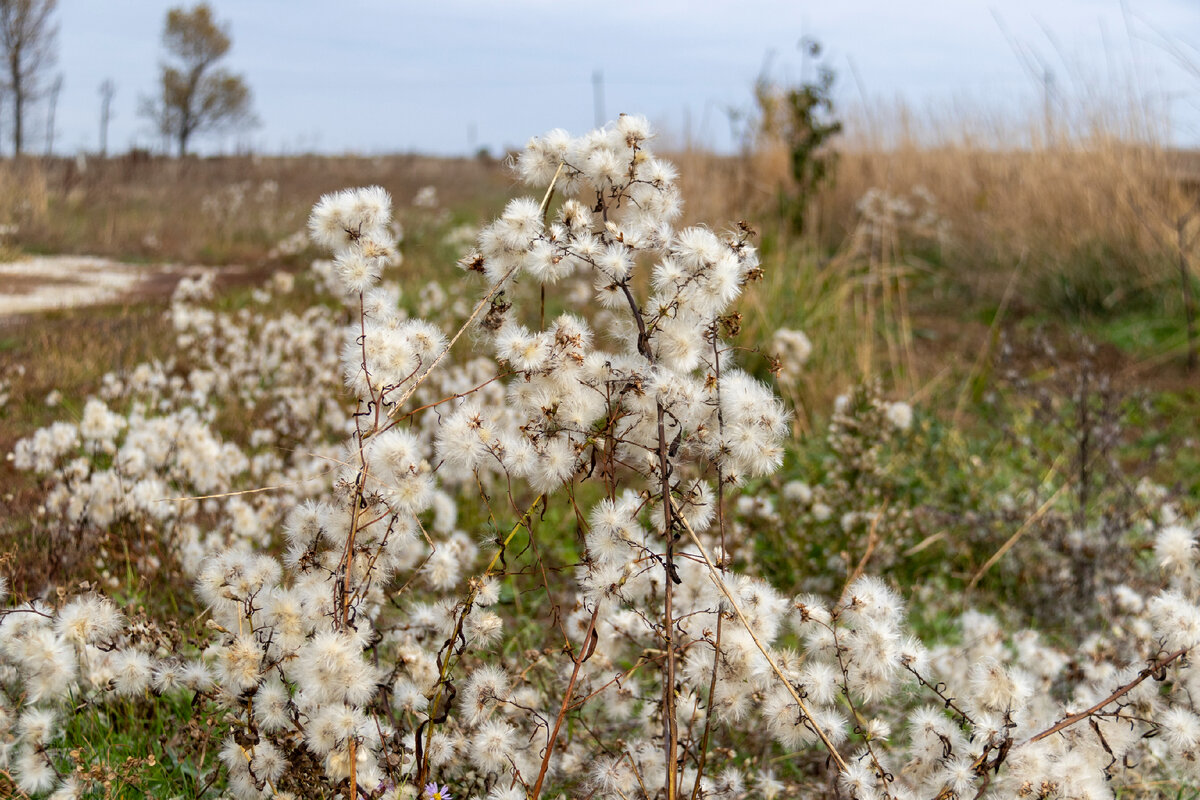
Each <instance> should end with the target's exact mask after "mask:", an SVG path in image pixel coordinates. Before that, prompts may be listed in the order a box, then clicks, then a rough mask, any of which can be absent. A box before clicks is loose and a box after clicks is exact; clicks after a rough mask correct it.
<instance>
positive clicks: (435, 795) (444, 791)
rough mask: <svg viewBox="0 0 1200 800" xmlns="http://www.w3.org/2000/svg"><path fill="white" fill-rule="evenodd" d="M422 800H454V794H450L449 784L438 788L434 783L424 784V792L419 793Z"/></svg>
mask: <svg viewBox="0 0 1200 800" xmlns="http://www.w3.org/2000/svg"><path fill="white" fill-rule="evenodd" d="M421 797H422V798H423V800H454V796H453V795H451V794H450V787H449V786H442V788H440V789H439V788H438V785H437V784H436V783H427V784H425V792H424V793H423V794H422V795H421Z"/></svg>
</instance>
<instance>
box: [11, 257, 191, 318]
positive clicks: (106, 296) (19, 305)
mask: <svg viewBox="0 0 1200 800" xmlns="http://www.w3.org/2000/svg"><path fill="white" fill-rule="evenodd" d="M211 269H213V268H212V267H195V266H185V265H181V264H126V263H123V262H120V261H113V260H111V259H107V258H97V257H94V256H34V257H31V258H23V259H20V260H18V261H10V262H6V263H0V317H11V316H15V315H18V314H30V313H35V312H38V311H51V310H54V309H61V308H74V307H76V306H88V305H103V304H105V303H116V302H120V301H122V300H126V299H131V298H135V297H144V296H150V295H169V294H170V293H171V291H172V290H173V289H174V288H175V284H176V283H178V282H179V279H180V278H182V277H184V276H186V275H196V274H199V273H201V272H204V271H206V270H211Z"/></svg>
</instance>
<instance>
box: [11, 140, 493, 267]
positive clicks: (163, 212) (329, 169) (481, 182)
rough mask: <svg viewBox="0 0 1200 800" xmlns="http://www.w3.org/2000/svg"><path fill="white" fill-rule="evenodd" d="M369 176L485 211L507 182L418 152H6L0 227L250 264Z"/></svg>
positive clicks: (60, 241)
mask: <svg viewBox="0 0 1200 800" xmlns="http://www.w3.org/2000/svg"><path fill="white" fill-rule="evenodd" d="M371 184H378V185H381V186H383V187H384V188H386V189H387V190H388V191H389V192H391V193H392V195H393V196H394V197H395V198H396V203H397V206H398V207H399V208H404V207H405V206H408V205H409V204H410V203H411V202H412V200H413V198H414V197H415V195H416V194H417V192H418V191H419V190H420V189H421V188H423V187H425V186H434V187H435V188H436V189H437V194H438V197H439V202H440V206H441V207H442V208H451V209H463V208H467V209H471V208H478V207H482V208H485V209H486V210H487V211H488V212H489V213H492V212H494V211H495V210H496V209H495V208H493V207H492V206H494V205H495V204H496V202H502V198H503V196H504V195H505V194H506V193H507V192H508V189H509V187H510V185H511V179H510V178H509V176H508V175H507V173H506V172H505V171H504V169H503V167H502V165H500V164H497V163H495V162H490V161H483V160H479V159H449V158H431V157H424V156H415V155H395V156H383V157H353V156H346V157H337V156H297V157H228V158H205V159H197V158H187V159H182V160H178V159H169V158H161V157H155V156H150V155H147V154H136V153H135V154H131V155H128V156H124V157H118V158H110V159H88V160H76V159H25V160H23V161H21V162H13V161H11V160H10V161H5V162H0V225H16V226H17V228H18V231H17V233H16V234H15V235H14V236H13V237H12V240H13V244H15V245H16V246H17V247H19V248H21V249H24V250H27V251H33V252H51V253H86V254H89V255H105V256H112V257H117V258H124V259H134V260H137V259H142V260H147V261H185V262H191V263H211V264H226V263H242V264H254V263H257V262H261V261H263V260H265V259H267V257H268V255H269V254H270V253H271V250H272V249H273V248H275V247H276V245H278V244H279V242H280V241H281V240H282V239H284V238H286V237H287V236H290V235H292V234H295V233H296V232H298V231H301V230H303V229H304V225H305V221H306V220H307V218H308V213H309V210H310V209H311V207H312V204H313V203H314V202H316V200H317V199H318V198H320V197H321V195H322V194H325V193H327V192H331V191H335V190H337V189H341V188H345V187H347V186H360V185H371ZM497 198H501V199H500V200H497Z"/></svg>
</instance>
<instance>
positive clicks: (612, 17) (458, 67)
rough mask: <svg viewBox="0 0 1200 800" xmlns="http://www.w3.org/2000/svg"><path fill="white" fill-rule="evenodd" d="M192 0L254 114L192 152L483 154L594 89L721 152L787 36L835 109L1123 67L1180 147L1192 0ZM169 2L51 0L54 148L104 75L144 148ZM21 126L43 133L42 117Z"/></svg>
mask: <svg viewBox="0 0 1200 800" xmlns="http://www.w3.org/2000/svg"><path fill="white" fill-rule="evenodd" d="M210 4H211V5H212V7H213V8H214V10H215V12H216V16H217V18H218V19H219V20H222V21H225V22H227V23H228V25H229V30H230V33H231V35H232V38H233V48H232V50H231V51H230V53H229V55H228V56H227V58H226V59H225V63H224V66H225V67H226V68H228V69H230V70H232V71H234V72H237V73H240V74H242V75H244V77H245V79H246V82H247V83H248V84H249V86H250V88H251V90H252V91H253V95H254V108H255V112H256V114H257V116H258V118H259V120H260V124H259V126H258V127H257V128H255V129H254V130H252V131H250V132H248V133H241V134H238V135H236V136H231V135H226V136H217V137H209V138H205V139H203V140H198V141H197V148H198V149H199V150H201V151H203V152H229V151H232V150H234V149H237V148H241V149H252V150H253V151H255V152H262V153H299V152H326V153H360V154H379V153H390V152H413V151H415V152H423V153H431V154H447V155H450V154H461V153H469V152H473V151H475V150H476V149H478V148H483V147H486V148H488V149H490V150H491V151H492V152H493V153H499V152H502V151H503V150H504V149H505V148H508V147H515V146H520V145H521V144H523V143H524V142H525V141H526V140H527V139H528V138H529V137H530V136H533V135H537V134H541V133H543V132H545V131H547V130H549V129H551V128H555V127H562V128H566V129H567V130H568V131H570V132H572V133H573V134H579V133H582V132H584V131H586V130H587V129H589V128H590V127H592V126H593V124H594V123H595V121H596V117H597V112H598V111H599V110H600V109H598V108H597V105H600V106H602V113H603V115H604V117H605V118H608V119H611V118H613V117H615V116H616V115H617V114H618V113H622V112H626V113H639V114H644V115H646V116H647V117H649V118H650V120H651V121H652V122H654V123H655V125H656V127H657V128H658V129H659V130H661V131H663V132H664V134H665V135H666V136H667V137H668V138H670V139H671V140H673V141H676V142H679V141H683V140H688V139H690V140H691V141H694V142H697V143H700V144H703V145H706V146H709V147H712V148H715V149H718V150H729V149H731V148H733V147H735V146H736V138H735V134H734V132H733V131H734V126H733V125H731V116H732V115H733V114H735V113H736V112H737V111H738V110H744V109H747V108H749V107H750V106H752V103H753V100H752V89H753V85H754V81H755V79H756V77H758V76H759V75H760V74H767V75H768V76H770V77H771V78H772V79H774V80H775V81H778V82H781V83H787V82H795V81H798V80H801V79H803V78H807V77H811V76H812V75H813V73H814V69H813V65H812V62H811V61H806V60H805V59H804V58H802V56H801V52H800V49H799V48H798V43H799V41H800V40H801V38H802V37H813V38H816V39H818V40H819V41H820V42H821V43H822V44H823V45H824V53H823V60H824V62H825V63H826V64H827V65H828V66H830V67H831V68H832V69H833V70H834V71H835V73H836V75H837V82H836V84H835V87H836V88H835V97H836V100H837V102H838V105H839V107H841V108H845V109H849V108H851V107H854V106H856V105H864V104H865V105H867V106H871V105H873V104H875V105H877V104H879V103H880V102H882V103H891V102H894V101H895V100H896V99H897V98H903V99H904V100H905V102H907V103H908V104H909V105H910V107H912V108H915V109H918V110H920V109H938V108H947V107H954V106H959V105H962V104H966V105H969V106H971V107H977V108H983V109H986V110H987V111H988V112H989V113H1009V112H1008V109H1017V108H1029V107H1033V106H1036V104H1037V103H1039V102H1041V100H1040V99H1039V98H1041V99H1044V97H1045V91H1046V86H1047V78H1048V77H1049V81H1050V82H1049V85H1050V86H1051V87H1052V89H1051V91H1052V95H1053V96H1055V97H1065V96H1068V95H1070V96H1077V95H1080V94H1082V93H1087V92H1098V93H1101V94H1104V93H1110V92H1111V93H1117V92H1119V91H1124V89H1125V88H1126V87H1127V86H1128V85H1130V84H1131V83H1133V84H1136V86H1135V88H1136V91H1137V93H1138V95H1139V97H1143V98H1145V99H1148V102H1151V103H1152V104H1154V105H1155V107H1156V108H1158V109H1160V110H1162V111H1163V112H1164V113H1165V114H1167V115H1169V119H1170V121H1171V123H1172V126H1173V127H1172V134H1171V135H1172V136H1173V138H1174V140H1175V141H1176V142H1177V143H1180V144H1200V2H1196V0H1127V2H1125V3H1121V2H1114V0H1050V2H1047V0H1037V1H1034V0H1005V2H1003V3H996V2H982V1H981V0H930V1H929V2H901V0H841V1H840V2H829V0H821V2H806V1H805V0H743V1H742V2H737V3H734V2H716V1H715V0H690V2H685V0H641V2H625V1H624V0H613V1H612V2H594V3H580V2H563V1H562V0H502V1H501V0H492V1H491V2H465V1H464V0H437V1H436V2H431V1H429V0H426V1H425V2H408V1H407V0H391V1H389V0H343V1H342V2H337V3H333V2H329V1H328V0H212V2H211V3H210ZM172 5H174V4H173V3H171V2H154V1H153V0H104V1H102V0H60V1H59V6H58V11H57V21H58V25H59V33H58V49H59V57H58V64H57V67H56V71H57V72H58V73H60V74H61V75H62V78H63V84H62V91H61V95H60V100H59V104H58V110H57V115H56V120H55V123H56V124H55V139H54V148H55V151H56V152H58V153H68V154H69V153H77V152H84V151H94V150H96V149H97V148H98V142H99V117H100V93H99V85H100V83H101V81H102V80H104V79H106V78H108V79H112V80H113V81H114V82H115V83H116V87H117V91H116V96H115V98H114V101H113V114H114V116H113V119H112V121H111V123H110V128H109V143H110V144H109V147H110V151H117V152H120V151H124V150H126V149H128V148H130V147H133V146H140V147H150V148H158V147H161V146H162V141H161V137H159V136H157V135H156V134H155V133H154V132H153V131H152V130H151V129H150V126H149V125H148V123H147V122H146V121H145V120H144V119H142V118H139V116H138V113H137V110H138V104H139V99H140V98H142V97H147V96H150V95H152V94H153V93H154V90H155V82H156V79H157V75H158V70H159V65H160V64H161V63H162V62H163V61H164V59H166V57H167V54H166V53H165V52H164V51H163V48H162V43H161V35H162V27H163V23H164V19H165V16H166V12H167V10H168V9H169V8H170V7H171V6H172ZM597 74H599V75H600V76H601V80H600V81H599V85H600V88H601V92H600V102H599V103H598V102H597V92H596V89H597V81H596V76H597ZM7 113H8V112H7V110H6V112H5V116H6V117H7ZM34 128H35V131H34V134H35V137H36V138H37V139H44V136H45V130H46V128H45V122H44V121H41V122H40V123H34ZM32 144H33V148H31V149H36V148H37V147H39V146H41V147H44V142H34V143H32ZM7 152H9V144H8V142H7V141H2V142H0V153H7Z"/></svg>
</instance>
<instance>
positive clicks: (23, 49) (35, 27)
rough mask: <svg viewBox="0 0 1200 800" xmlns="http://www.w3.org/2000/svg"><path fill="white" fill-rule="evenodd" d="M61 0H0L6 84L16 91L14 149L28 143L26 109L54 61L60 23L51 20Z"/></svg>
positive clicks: (0, 53) (0, 42)
mask: <svg viewBox="0 0 1200 800" xmlns="http://www.w3.org/2000/svg"><path fill="white" fill-rule="evenodd" d="M57 5H58V0H0V57H3V59H4V88H5V89H6V90H7V92H8V93H9V94H10V95H12V103H13V150H14V152H15V153H16V154H17V155H20V154H21V152H22V150H23V149H24V144H25V139H24V135H25V110H26V109H27V108H28V106H29V103H30V102H32V101H33V100H35V99H36V98H37V97H38V96H39V94H40V92H41V90H42V86H41V81H42V77H43V76H44V75H45V73H46V71H47V70H49V69H50V67H52V66H53V65H54V62H55V59H56V56H57V53H56V45H57V39H58V26H57V25H55V24H54V23H53V22H51V19H50V17H51V15H52V14H53V13H54V9H55V7H56V6H57Z"/></svg>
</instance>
